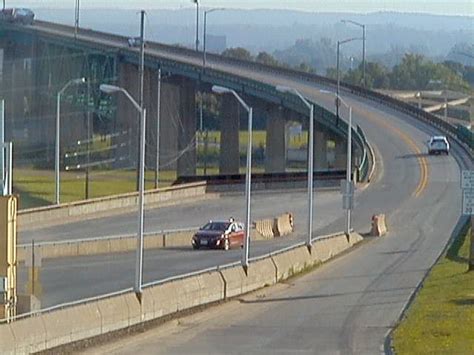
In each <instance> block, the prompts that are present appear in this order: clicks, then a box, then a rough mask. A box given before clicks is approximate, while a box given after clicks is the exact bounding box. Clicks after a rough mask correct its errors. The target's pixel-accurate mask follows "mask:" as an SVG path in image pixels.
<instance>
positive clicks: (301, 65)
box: [296, 62, 314, 73]
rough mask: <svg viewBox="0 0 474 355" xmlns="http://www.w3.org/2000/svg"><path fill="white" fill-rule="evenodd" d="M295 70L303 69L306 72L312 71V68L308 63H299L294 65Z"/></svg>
mask: <svg viewBox="0 0 474 355" xmlns="http://www.w3.org/2000/svg"><path fill="white" fill-rule="evenodd" d="M296 69H297V70H299V71H304V72H306V73H314V68H313V67H311V66H310V65H309V64H308V63H304V62H303V63H300V65H298V66H297V67H296Z"/></svg>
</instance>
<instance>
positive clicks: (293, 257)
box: [272, 246, 313, 281]
mask: <svg viewBox="0 0 474 355" xmlns="http://www.w3.org/2000/svg"><path fill="white" fill-rule="evenodd" d="M272 260H273V262H274V263H275V265H276V275H277V280H278V281H280V280H284V279H287V278H289V277H291V276H293V275H295V274H297V273H299V272H301V271H303V270H304V269H306V268H308V267H310V266H312V265H313V260H312V258H311V255H310V254H309V251H308V248H307V247H306V246H302V247H299V248H296V249H293V250H290V251H287V252H285V253H281V254H277V255H274V256H272Z"/></svg>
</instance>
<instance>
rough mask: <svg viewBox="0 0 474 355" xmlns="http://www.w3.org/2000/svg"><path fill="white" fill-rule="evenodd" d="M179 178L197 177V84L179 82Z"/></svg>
mask: <svg viewBox="0 0 474 355" xmlns="http://www.w3.org/2000/svg"><path fill="white" fill-rule="evenodd" d="M178 84H179V97H178V99H177V100H175V101H174V104H175V105H176V107H177V112H178V122H179V125H178V167H177V169H178V171H177V174H178V176H187V175H196V161H197V156H196V83H195V82H194V81H191V80H189V79H184V78H182V79H180V80H178Z"/></svg>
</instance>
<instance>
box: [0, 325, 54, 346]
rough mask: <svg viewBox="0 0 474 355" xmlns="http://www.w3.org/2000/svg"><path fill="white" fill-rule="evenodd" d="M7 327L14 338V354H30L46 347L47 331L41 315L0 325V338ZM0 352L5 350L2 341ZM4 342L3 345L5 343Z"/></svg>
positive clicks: (6, 330) (6, 331)
mask: <svg viewBox="0 0 474 355" xmlns="http://www.w3.org/2000/svg"><path fill="white" fill-rule="evenodd" d="M8 329H9V330H10V331H11V333H12V334H13V336H14V339H15V348H14V349H15V350H16V351H13V352H12V353H16V354H31V353H34V352H37V351H41V350H44V349H46V339H47V335H48V334H47V332H46V328H45V327H44V324H43V318H42V316H39V317H32V318H28V319H20V320H18V321H15V322H12V323H10V324H2V325H0V338H2V334H4V333H7V334H8ZM0 344H2V347H1V349H2V350H1V352H2V353H3V352H6V353H7V351H6V349H4V345H3V342H1V343H0ZM7 344H8V343H6V344H5V345H7Z"/></svg>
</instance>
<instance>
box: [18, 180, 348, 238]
mask: <svg viewBox="0 0 474 355" xmlns="http://www.w3.org/2000/svg"><path fill="white" fill-rule="evenodd" d="M336 190H337V191H334V190H323V191H318V190H317V191H316V192H315V215H316V218H315V226H314V227H315V228H316V229H320V228H322V227H324V226H326V225H327V224H329V223H330V222H332V221H333V220H334V219H336V218H337V217H338V216H340V215H342V211H341V206H342V199H341V196H340V194H339V188H336ZM306 196H307V192H306V191H303V190H294V191H290V192H288V191H283V190H275V191H266V192H259V191H256V192H255V193H254V194H253V195H252V220H257V219H263V218H269V217H275V216H277V215H280V214H283V213H285V212H292V213H293V214H294V215H295V218H296V223H297V224H298V228H299V229H304V226H305V223H306V222H305V221H306V220H307V216H308V213H307V204H308V202H307V199H305V198H306ZM283 201H284V203H283ZM231 216H233V217H234V218H238V219H240V220H245V218H244V216H245V196H244V195H243V193H232V194H222V195H221V196H220V197H218V198H211V199H204V200H201V199H200V200H197V201H195V202H188V203H185V204H176V205H173V206H167V207H160V208H153V209H147V210H146V212H145V231H159V230H170V229H178V228H192V227H198V226H201V225H203V224H204V223H205V222H207V221H208V220H210V219H214V220H216V219H227V218H229V217H231ZM65 222H67V221H65ZM20 227H21V226H20ZM136 231H137V213H136V212H128V213H121V214H117V215H114V216H107V217H101V218H96V219H90V220H84V221H75V222H71V223H62V224H57V225H54V226H48V227H39V228H32V229H28V230H24V231H21V230H20V232H19V236H18V239H19V243H20V244H24V243H31V241H32V240H35V242H41V241H51V240H71V239H82V238H93V237H101V236H110V235H123V234H133V233H136Z"/></svg>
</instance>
